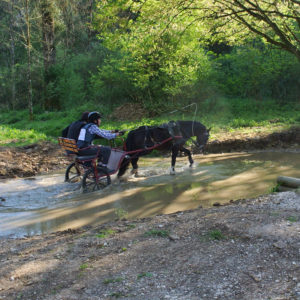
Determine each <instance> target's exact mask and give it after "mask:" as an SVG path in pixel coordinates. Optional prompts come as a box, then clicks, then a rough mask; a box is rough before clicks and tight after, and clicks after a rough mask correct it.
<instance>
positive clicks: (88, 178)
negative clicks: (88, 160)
mask: <svg viewBox="0 0 300 300" xmlns="http://www.w3.org/2000/svg"><path fill="white" fill-rule="evenodd" d="M97 171H98V177H99V178H98V182H97V180H96V176H95V173H94V169H93V168H92V169H89V170H87V171H86V172H85V173H84V175H83V178H82V184H81V187H82V192H83V193H88V192H93V191H97V190H102V189H104V188H105V187H107V186H108V185H110V183H111V180H110V176H109V174H108V173H107V172H105V171H104V170H103V169H102V168H101V167H97Z"/></svg>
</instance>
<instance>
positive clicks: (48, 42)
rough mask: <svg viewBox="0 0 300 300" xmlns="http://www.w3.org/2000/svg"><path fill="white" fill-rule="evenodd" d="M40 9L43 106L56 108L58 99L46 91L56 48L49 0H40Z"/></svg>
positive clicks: (52, 79)
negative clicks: (43, 86) (43, 88)
mask: <svg viewBox="0 0 300 300" xmlns="http://www.w3.org/2000/svg"><path fill="white" fill-rule="evenodd" d="M40 10H41V14H42V42H43V56H44V85H45V103H44V106H45V108H50V109H51V108H58V107H59V105H58V100H57V99H55V97H54V96H52V95H50V94H49V93H48V91H47V87H48V86H49V83H51V82H53V81H55V78H53V74H52V73H51V70H50V68H51V66H52V65H54V64H55V61H56V49H55V43H54V19H53V13H52V4H51V0H41V5H40Z"/></svg>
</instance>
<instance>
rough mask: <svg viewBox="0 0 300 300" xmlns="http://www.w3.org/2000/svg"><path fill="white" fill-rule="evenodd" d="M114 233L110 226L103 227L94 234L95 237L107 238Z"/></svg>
mask: <svg viewBox="0 0 300 300" xmlns="http://www.w3.org/2000/svg"><path fill="white" fill-rule="evenodd" d="M115 233H116V231H115V230H113V229H110V228H108V229H103V230H101V231H100V233H98V234H97V235H96V237H98V238H108V237H110V236H111V235H113V234H115Z"/></svg>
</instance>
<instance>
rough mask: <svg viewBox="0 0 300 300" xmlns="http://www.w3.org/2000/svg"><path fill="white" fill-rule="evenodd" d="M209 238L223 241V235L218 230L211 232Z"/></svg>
mask: <svg viewBox="0 0 300 300" xmlns="http://www.w3.org/2000/svg"><path fill="white" fill-rule="evenodd" d="M208 235H209V237H210V238H211V239H212V240H218V241H219V240H223V239H225V235H224V234H223V233H222V232H221V231H220V230H218V229H215V230H212V231H210V232H209V233H208Z"/></svg>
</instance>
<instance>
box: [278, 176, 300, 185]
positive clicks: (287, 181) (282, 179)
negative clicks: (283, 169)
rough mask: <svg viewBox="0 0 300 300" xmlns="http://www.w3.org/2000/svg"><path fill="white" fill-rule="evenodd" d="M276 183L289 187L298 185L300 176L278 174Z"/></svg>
mask: <svg viewBox="0 0 300 300" xmlns="http://www.w3.org/2000/svg"><path fill="white" fill-rule="evenodd" d="M277 183H279V184H281V185H283V186H286V187H291V188H299V187H300V178H294V177H287V176H278V178H277Z"/></svg>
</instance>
